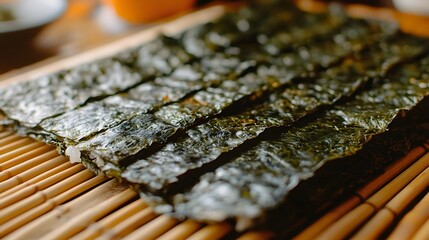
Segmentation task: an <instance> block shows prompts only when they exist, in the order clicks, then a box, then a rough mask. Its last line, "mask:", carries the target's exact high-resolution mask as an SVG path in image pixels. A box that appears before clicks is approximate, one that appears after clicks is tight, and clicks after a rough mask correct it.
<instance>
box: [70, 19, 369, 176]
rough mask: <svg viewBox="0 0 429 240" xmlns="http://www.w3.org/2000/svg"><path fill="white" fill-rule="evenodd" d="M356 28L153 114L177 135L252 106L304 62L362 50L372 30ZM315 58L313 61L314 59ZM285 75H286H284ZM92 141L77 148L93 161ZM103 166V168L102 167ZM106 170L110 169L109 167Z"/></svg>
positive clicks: (142, 147) (318, 61) (101, 158)
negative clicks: (226, 112) (286, 61)
mask: <svg viewBox="0 0 429 240" xmlns="http://www.w3.org/2000/svg"><path fill="white" fill-rule="evenodd" d="M356 27H357V28H356V30H355V31H350V30H349V29H348V28H344V29H343V30H342V31H339V32H338V33H337V34H336V35H334V38H336V39H338V38H341V39H342V40H341V43H342V44H336V45H332V44H327V43H330V42H331V41H332V39H326V40H325V41H322V42H321V44H320V48H319V47H308V48H306V54H305V58H303V57H301V56H302V55H303V54H302V52H292V53H290V54H288V55H287V57H288V59H291V60H292V62H291V63H289V65H284V64H280V63H277V64H276V65H272V66H274V67H275V69H273V68H271V69H268V70H267V68H266V67H265V66H261V68H260V71H258V70H257V74H255V73H249V74H247V75H245V76H243V77H238V78H237V79H235V80H224V81H223V82H222V83H221V84H220V85H219V86H217V87H209V88H207V89H206V90H203V91H199V92H197V93H196V94H195V95H193V96H191V97H189V98H185V99H184V100H183V101H180V102H177V103H173V104H170V105H168V106H164V107H162V108H160V109H159V110H157V111H155V112H154V116H155V117H156V118H157V119H158V120H161V121H163V122H165V123H167V124H169V125H171V126H172V129H174V131H171V133H175V132H176V131H177V130H179V129H180V130H183V129H186V128H188V127H190V126H192V125H193V124H195V123H198V122H200V121H202V120H203V119H206V118H209V117H212V116H213V115H217V114H219V113H221V112H222V111H223V110H224V109H226V108H228V107H230V106H232V105H234V106H235V107H237V106H240V104H241V105H242V104H244V103H250V104H251V102H253V101H254V99H255V98H256V99H257V98H260V96H262V95H264V94H267V93H269V92H272V91H275V90H276V89H278V88H280V87H282V86H283V85H285V84H289V83H290V82H291V80H292V79H294V78H296V77H302V76H303V75H306V74H305V73H306V72H305V71H307V72H308V70H304V69H302V71H298V70H297V69H301V68H300V66H301V65H302V63H303V62H304V61H305V62H306V63H307V64H311V65H312V66H314V67H317V66H320V65H323V64H333V63H334V62H336V61H339V60H340V59H342V58H344V57H346V56H347V55H350V54H353V52H355V51H359V50H361V49H362V45H365V41H364V39H368V37H367V36H366V34H368V33H369V32H371V31H373V30H372V29H371V27H370V26H368V25H367V24H365V23H363V22H360V24H356ZM343 32H344V33H343ZM376 33H377V32H376ZM367 41H368V42H367V43H369V42H370V41H371V40H370V39H368V40H367ZM357 42H359V43H357ZM323 48H326V49H323ZM302 51H303V50H302ZM328 52H329V53H330V54H331V58H330V59H331V60H330V61H326V59H325V58H323V57H319V56H320V55H322V54H321V53H325V54H328ZM313 55H314V58H312V57H311V56H313ZM316 55H317V56H316ZM288 69H290V71H288ZM285 72H286V73H287V74H282V73H285ZM110 131H115V130H112V129H108V130H107V131H106V132H110ZM118 133H119V132H118ZM145 137H147V136H145ZM115 139H116V138H112V140H111V143H110V145H112V146H114V145H115V144H116V143H115ZM92 141H93V140H92V139H88V140H87V141H85V142H83V143H80V144H78V145H77V146H75V147H76V148H77V149H80V150H81V151H82V152H84V155H83V156H89V153H90V152H92V153H91V154H92V155H93V156H92V158H94V157H95V156H94V154H95V152H99V151H98V150H97V145H96V144H93V143H91V142H92ZM152 143H157V144H162V143H163V142H162V141H157V140H155V141H153V142H152V141H146V140H145V139H143V138H142V139H140V140H138V139H136V141H134V142H132V143H131V142H130V148H132V149H134V150H137V149H138V148H140V150H139V151H134V150H133V151H129V155H128V156H125V155H123V156H121V157H123V158H124V159H125V158H127V157H133V155H135V154H137V153H140V152H142V151H143V150H145V149H146V148H149V147H150V145H151V144H152ZM83 144H87V146H91V147H82V146H83ZM106 145H108V144H106ZM137 146H140V147H137ZM103 153H109V151H108V150H106V151H103ZM97 157H98V159H99V161H98V163H101V161H104V162H105V163H107V162H110V163H113V164H114V165H116V166H117V167H119V166H118V164H119V165H120V163H119V162H120V161H121V157H117V156H114V157H111V156H110V155H109V154H103V156H100V155H98V153H97ZM112 159H113V160H112ZM100 167H104V166H103V165H100ZM104 169H105V170H107V169H106V168H104ZM115 171H116V170H115Z"/></svg>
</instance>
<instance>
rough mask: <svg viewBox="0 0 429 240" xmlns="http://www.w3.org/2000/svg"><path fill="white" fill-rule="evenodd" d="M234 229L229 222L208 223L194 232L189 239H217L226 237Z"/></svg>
mask: <svg viewBox="0 0 429 240" xmlns="http://www.w3.org/2000/svg"><path fill="white" fill-rule="evenodd" d="M231 230H232V227H231V225H229V224H227V223H220V224H213V225H208V226H205V227H204V228H202V229H201V230H199V231H198V232H196V233H194V234H193V235H192V236H190V237H189V238H188V240H199V239H206V240H216V239H220V238H222V237H224V236H225V235H226V234H228V233H229V232H230V231H231Z"/></svg>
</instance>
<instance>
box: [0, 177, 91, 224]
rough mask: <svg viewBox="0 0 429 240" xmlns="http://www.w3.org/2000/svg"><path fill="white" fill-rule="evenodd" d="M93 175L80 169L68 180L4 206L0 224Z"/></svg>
mask: <svg viewBox="0 0 429 240" xmlns="http://www.w3.org/2000/svg"><path fill="white" fill-rule="evenodd" d="M93 176H94V174H93V173H92V172H90V171H89V170H83V171H80V172H78V173H77V174H75V175H73V176H71V177H69V180H68V181H61V182H59V183H57V184H55V185H53V186H50V187H48V188H46V189H44V190H41V191H37V192H36V193H34V194H33V195H31V196H29V197H27V198H25V199H24V200H22V201H19V202H17V203H15V204H13V205H10V206H8V207H6V208H4V209H3V210H2V212H0V224H4V223H6V222H7V221H9V220H11V219H13V218H14V217H17V216H19V215H21V214H23V213H24V212H26V211H28V210H30V209H31V208H33V207H36V206H39V205H40V204H42V203H44V202H46V201H48V200H49V199H50V198H53V197H55V196H57V195H58V194H60V193H62V192H64V191H66V190H68V189H70V188H71V187H74V186H76V185H78V184H80V183H82V182H84V181H86V180H88V179H90V178H91V177H93Z"/></svg>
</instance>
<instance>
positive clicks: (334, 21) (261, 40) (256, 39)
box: [179, 2, 348, 57]
mask: <svg viewBox="0 0 429 240" xmlns="http://www.w3.org/2000/svg"><path fill="white" fill-rule="evenodd" d="M268 15H269V16H270V17H269V18H267V17H266V16H268ZM347 19H348V18H347V17H346V16H345V14H344V12H342V11H341V10H339V11H334V13H330V14H328V13H320V14H315V13H307V12H304V11H301V10H299V9H298V8H296V6H294V5H293V4H290V3H289V4H288V3H287V2H283V3H282V4H274V5H272V4H271V5H270V4H256V5H254V6H250V7H244V8H241V9H240V10H239V11H238V13H237V12H233V13H228V14H225V15H224V16H223V17H222V18H220V19H219V20H217V21H216V22H214V23H210V24H207V25H203V26H200V27H196V28H193V29H190V30H188V31H185V32H184V33H183V34H182V35H181V36H180V37H179V38H180V41H181V42H182V43H183V46H184V48H185V49H186V50H187V51H188V52H189V53H191V54H193V55H195V56H200V57H201V56H205V55H207V54H210V53H213V52H216V51H225V52H230V53H232V54H234V52H236V51H238V52H242V51H241V50H240V49H242V48H243V46H246V47H245V48H247V49H252V51H262V52H265V53H266V54H271V55H272V54H273V53H274V52H275V53H279V52H281V51H282V50H284V49H290V48H291V47H292V46H293V45H294V44H300V43H302V42H306V41H307V40H309V39H312V38H316V37H320V36H324V35H329V34H330V33H331V32H332V31H334V30H335V29H336V28H338V27H339V26H341V25H342V24H343V23H344V22H346V20H347ZM267 46H268V47H267ZM256 49H258V50H256Z"/></svg>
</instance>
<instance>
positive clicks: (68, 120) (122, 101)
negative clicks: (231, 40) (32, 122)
mask: <svg viewBox="0 0 429 240" xmlns="http://www.w3.org/2000/svg"><path fill="white" fill-rule="evenodd" d="M251 66H252V64H251V63H246V62H240V61H238V59H237V58H234V57H227V56H225V55H223V54H216V55H215V56H212V57H210V58H207V59H206V58H203V61H202V63H200V64H198V63H193V64H192V65H190V64H187V65H183V66H180V67H178V68H176V69H175V70H174V72H173V73H172V74H171V75H170V76H168V77H158V78H156V79H155V80H154V81H149V82H146V83H143V84H141V85H139V86H137V87H135V88H132V89H130V90H129V91H127V92H125V93H120V94H116V95H114V96H110V97H107V98H105V99H103V100H101V101H96V102H92V103H88V104H87V105H85V106H83V107H81V108H78V109H75V110H72V111H68V112H66V113H64V114H61V115H59V116H56V117H51V118H47V119H45V120H43V121H42V122H41V123H40V124H39V130H37V129H25V128H24V127H20V128H19V131H20V132H21V133H24V134H31V135H32V136H36V138H38V139H41V140H43V139H44V138H49V140H46V141H49V142H50V143H55V145H59V146H60V147H61V148H65V146H66V145H74V144H76V143H77V142H79V141H81V140H84V139H86V138H88V137H91V136H93V135H95V134H97V133H98V132H101V131H104V130H106V129H107V128H111V127H114V126H116V125H118V124H119V123H121V122H123V121H126V120H127V119H130V118H132V117H133V116H135V115H137V114H143V113H148V112H152V111H155V110H157V109H159V108H160V107H162V106H164V105H166V104H169V103H172V102H176V101H179V100H180V99H182V98H184V97H185V96H187V95H189V94H191V93H194V92H197V91H200V90H201V89H205V88H207V87H210V86H216V85H219V84H220V83H221V82H222V79H223V78H225V75H226V76H228V77H230V78H231V79H234V78H236V77H237V76H239V75H240V74H242V73H241V72H242V71H246V69H247V68H249V67H251ZM203 72H209V73H208V74H205V75H203ZM37 135H39V136H37Z"/></svg>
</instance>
